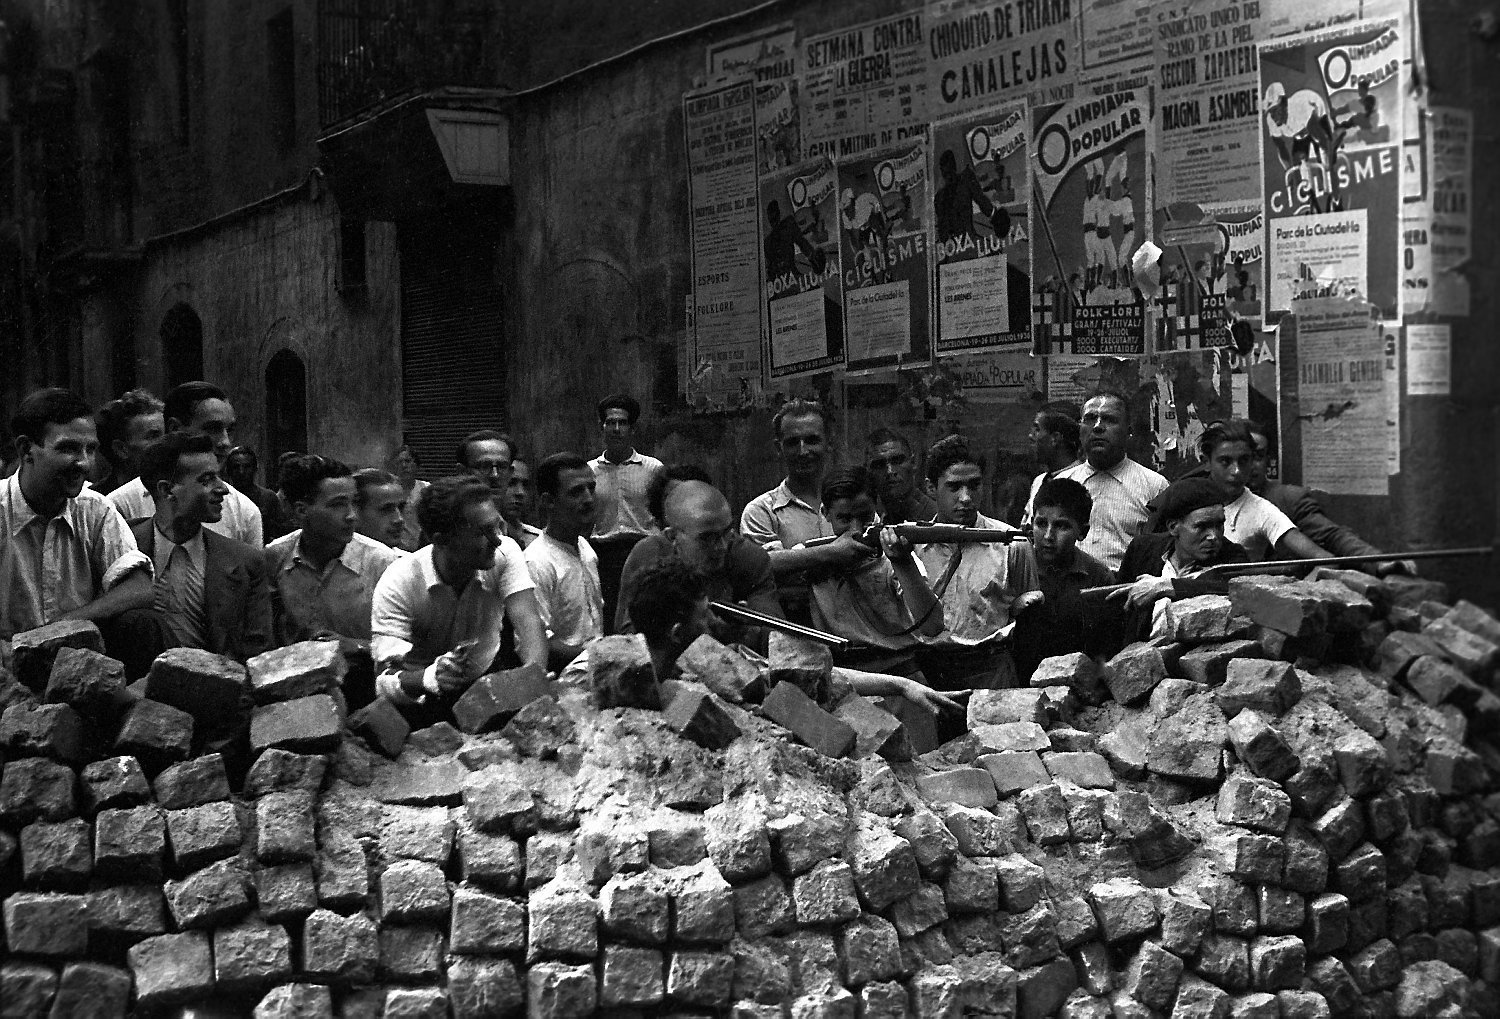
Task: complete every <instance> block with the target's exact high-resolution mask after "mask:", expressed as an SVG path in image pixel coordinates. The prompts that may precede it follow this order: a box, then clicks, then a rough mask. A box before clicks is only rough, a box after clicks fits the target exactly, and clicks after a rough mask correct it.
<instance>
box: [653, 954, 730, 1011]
mask: <svg viewBox="0 0 1500 1019" xmlns="http://www.w3.org/2000/svg"><path fill="white" fill-rule="evenodd" d="M733 990H734V956H732V955H730V954H729V953H728V952H696V951H675V952H673V953H672V954H671V957H670V960H669V962H668V964H667V986H666V991H667V996H668V997H669V998H671V999H672V1001H673V1002H675V1003H677V1004H680V1005H696V1006H698V1007H700V1008H709V1009H715V1008H725V1007H727V1006H728V1005H729V1002H730V1000H731V998H732V995H733Z"/></svg>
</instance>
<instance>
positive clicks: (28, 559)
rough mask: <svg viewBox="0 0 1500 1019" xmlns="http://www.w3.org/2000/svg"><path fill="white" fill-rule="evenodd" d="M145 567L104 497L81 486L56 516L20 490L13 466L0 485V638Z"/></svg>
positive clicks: (37, 623)
mask: <svg viewBox="0 0 1500 1019" xmlns="http://www.w3.org/2000/svg"><path fill="white" fill-rule="evenodd" d="M133 570H145V571H146V572H147V573H148V574H149V573H150V572H151V560H150V559H149V558H147V557H146V555H145V554H144V553H142V552H141V551H140V549H139V548H138V547H137V546H136V542H135V535H133V534H131V533H130V528H129V527H127V526H126V524H125V520H124V518H123V517H121V516H120V514H119V513H117V512H115V509H114V507H113V506H111V505H110V502H109V499H108V497H107V496H103V495H100V494H99V493H98V492H96V491H94V490H93V489H91V488H85V489H84V490H83V491H82V492H80V493H79V494H78V495H77V496H75V497H74V498H72V499H69V500H68V501H67V504H66V505H65V506H64V507H63V510H62V512H61V513H59V514H58V515H57V516H55V517H43V516H41V515H39V514H38V513H37V512H36V511H35V510H33V509H32V508H31V506H30V504H29V503H27V501H26V497H25V496H23V495H22V494H21V474H20V472H19V471H17V472H16V473H15V474H12V475H11V476H10V477H8V478H6V479H5V480H4V481H3V482H0V638H4V639H7V640H8V639H9V638H10V637H12V636H13V635H15V634H17V633H21V632H24V631H26V630H31V629H35V628H36V627H38V626H42V625H43V624H46V623H50V622H55V621H56V620H57V619H59V618H61V617H62V616H63V615H64V614H65V613H67V612H71V611H72V610H74V609H77V608H81V607H83V606H84V605H87V604H88V603H89V602H91V601H93V600H94V599H96V598H98V597H99V596H100V595H101V594H103V593H104V592H105V591H108V590H109V589H110V588H112V587H114V586H115V585H116V584H118V583H120V581H122V580H124V579H125V577H126V576H127V575H129V574H130V573H131V572H132V571H133Z"/></svg>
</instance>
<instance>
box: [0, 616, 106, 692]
mask: <svg viewBox="0 0 1500 1019" xmlns="http://www.w3.org/2000/svg"><path fill="white" fill-rule="evenodd" d="M64 648H81V649H85V650H88V651H93V652H95V653H97V654H100V655H102V654H104V638H103V637H102V636H101V635H100V633H99V627H97V626H95V625H94V624H93V623H92V622H91V621H89V620H87V619H62V620H58V621H57V622H55V623H48V624H47V625H45V626H39V627H37V628H36V629H34V630H25V631H22V632H21V633H17V634H15V635H13V636H12V637H11V638H10V649H11V666H12V668H13V669H14V672H15V677H16V679H18V680H20V681H21V683H22V684H24V685H25V686H28V687H30V688H31V689H32V690H36V691H41V690H42V689H43V688H44V687H45V686H46V684H47V679H48V677H49V676H50V675H51V673H52V667H53V665H54V664H55V663H56V660H57V656H58V655H59V654H61V653H62V650H63V649H64Z"/></svg>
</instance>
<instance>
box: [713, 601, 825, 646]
mask: <svg viewBox="0 0 1500 1019" xmlns="http://www.w3.org/2000/svg"><path fill="white" fill-rule="evenodd" d="M708 607H709V608H711V609H713V610H714V611H715V612H717V613H719V615H721V616H727V617H729V618H730V619H734V620H737V621H739V622H741V623H749V624H750V625H752V626H764V627H766V628H767V629H768V630H780V631H781V632H782V633H785V634H789V635H791V636H793V637H801V638H802V639H803V640H811V641H817V642H818V643H819V644H827V645H828V646H829V647H831V648H835V649H841V648H844V647H847V646H848V645H849V638H847V637H840V636H839V635H838V634H836V633H825V632H824V631H822V630H815V629H813V628H812V627H811V626H803V625H802V624H801V623H789V622H787V621H786V620H785V619H777V618H776V617H775V616H768V615H766V614H765V613H764V612H756V611H755V610H754V609H747V608H745V607H744V606H743V605H731V604H730V603H728V602H722V601H711V602H709V603H708Z"/></svg>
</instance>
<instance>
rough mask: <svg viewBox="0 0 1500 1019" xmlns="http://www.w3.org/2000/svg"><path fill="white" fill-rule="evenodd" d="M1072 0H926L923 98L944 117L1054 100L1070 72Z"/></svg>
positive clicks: (1074, 52)
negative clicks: (1021, 101) (1009, 104)
mask: <svg viewBox="0 0 1500 1019" xmlns="http://www.w3.org/2000/svg"><path fill="white" fill-rule="evenodd" d="M1076 14H1077V0H1040V2H1025V0H1001V2H999V3H997V2H995V0H930V2H929V3H928V4H927V8H926V15H927V35H928V39H929V45H928V58H927V102H928V105H929V107H930V110H931V113H932V115H933V117H945V116H948V115H951V114H955V113H963V112H968V111H972V110H979V109H984V108H989V107H993V106H995V105H996V104H997V103H998V102H1002V101H1005V100H1011V99H1024V98H1026V97H1028V96H1030V97H1034V98H1035V99H1037V100H1038V101H1040V102H1061V101H1062V100H1063V99H1065V98H1067V91H1068V90H1069V89H1070V87H1071V86H1072V83H1073V81H1074V79H1075V77H1076V75H1077V66H1076V65H1077V63H1078V37H1077V31H1078V18H1077V16H1076Z"/></svg>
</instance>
